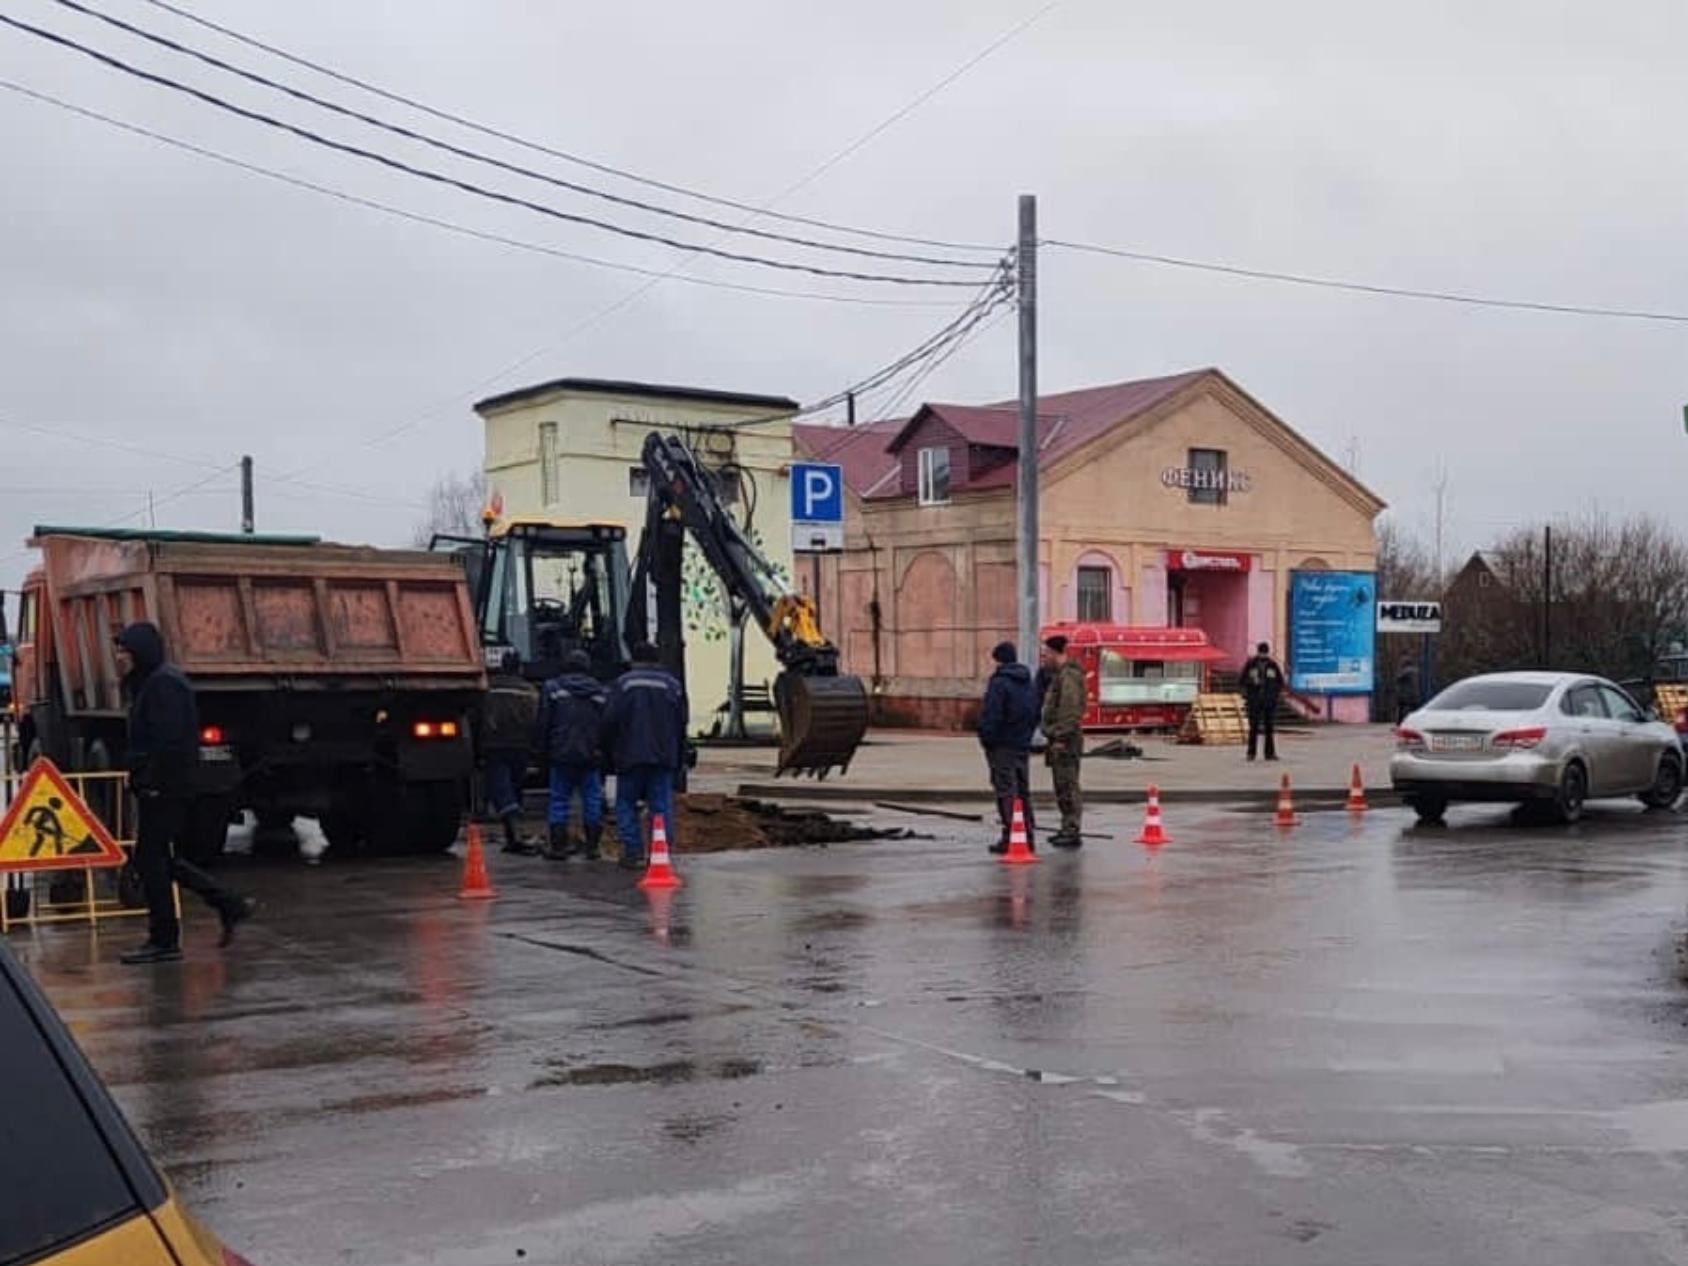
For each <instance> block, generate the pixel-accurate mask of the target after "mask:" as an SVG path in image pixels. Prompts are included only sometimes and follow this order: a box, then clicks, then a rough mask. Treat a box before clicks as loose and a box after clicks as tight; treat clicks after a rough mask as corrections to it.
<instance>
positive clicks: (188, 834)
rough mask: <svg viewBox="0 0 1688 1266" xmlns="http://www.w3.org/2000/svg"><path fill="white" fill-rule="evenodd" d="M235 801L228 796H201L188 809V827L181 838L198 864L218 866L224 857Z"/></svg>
mask: <svg viewBox="0 0 1688 1266" xmlns="http://www.w3.org/2000/svg"><path fill="white" fill-rule="evenodd" d="M233 809H234V804H233V802H232V801H231V800H230V799H229V798H228V797H227V796H201V797H200V798H199V799H198V800H195V801H194V802H193V805H192V806H191V807H190V808H189V810H188V821H187V826H186V827H185V828H184V829H183V831H182V838H181V840H179V841H178V843H179V845H180V846H181V850H182V855H183V856H184V857H185V858H186V859H187V860H188V861H190V862H192V863H193V864H194V865H195V866H215V865H216V864H217V863H218V862H219V861H221V860H222V856H223V848H224V846H225V845H226V844H227V843H228V841H229V814H230V813H231V812H232V811H233Z"/></svg>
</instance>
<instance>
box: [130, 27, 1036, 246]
mask: <svg viewBox="0 0 1688 1266" xmlns="http://www.w3.org/2000/svg"><path fill="white" fill-rule="evenodd" d="M146 3H148V4H150V5H152V6H153V7H154V8H158V9H162V10H164V11H165V12H166V13H173V14H175V15H176V16H177V17H179V18H183V19H185V20H186V21H189V22H193V23H195V24H197V25H199V26H201V27H204V28H205V29H207V30H210V31H215V32H216V33H217V34H219V35H223V36H226V37H227V38H229V39H231V40H234V41H236V42H237V43H240V44H245V45H246V46H248V47H249V48H255V49H258V50H260V51H261V52H265V53H268V54H270V55H271V56H272V57H278V58H280V59H281V60H283V61H286V62H291V63H292V64H293V65H295V66H301V67H303V68H305V69H306V70H311V71H315V72H316V73H317V74H319V75H325V76H327V77H328V78H329V79H332V80H335V81H336V82H338V83H343V84H346V85H348V86H350V87H353V88H359V89H361V90H362V91H364V92H367V93H371V94H372V95H374V96H377V97H380V98H382V99H384V100H387V101H391V102H393V103H395V104H397V105H402V106H406V107H408V108H410V109H412V110H417V111H420V112H421V113H423V114H426V115H429V116H431V117H433V118H436V119H440V120H441V121H443V122H446V123H453V124H456V125H457V126H458V127H462V128H467V129H468V130H469V131H471V132H478V133H480V134H481V135H482V136H489V137H492V138H494V139H496V140H500V141H505V142H507V143H508V144H511V145H516V146H519V147H521V148H522V149H527V150H531V151H533V152H534V153H536V154H545V155H547V156H549V157H551V158H557V159H561V160H562V161H563V162H567V163H574V164H575V165H576V166H579V167H585V168H587V169H589V170H591V171H596V172H601V173H602V174H604V175H606V176H616V177H619V178H620V179H622V180H628V181H632V182H633V183H634V184H640V185H645V186H647V187H649V188H652V189H661V190H663V191H664V192H665V193H673V194H679V195H681V196H682V197H686V198H692V199H695V200H696V201H698V202H706V203H709V204H711V205H713V206H718V207H726V208H728V209H730V210H734V211H746V212H749V213H750V214H751V215H752V216H763V217H766V218H768V219H770V220H780V221H783V222H784V223H787V224H803V225H807V226H808V227H810V228H816V229H826V230H828V231H830V232H833V233H847V234H851V235H853V236H855V237H865V238H872V239H875V240H877V241H882V242H906V243H909V244H911V245H914V246H933V247H938V248H941V249H944V250H952V251H978V252H986V253H991V254H995V253H996V252H997V251H999V250H1000V249H1001V247H999V246H990V245H986V244H983V243H977V242H947V241H942V240H939V239H937V238H929V237H916V236H911V235H909V234H904V233H888V232H884V231H881V230H877V229H864V228H860V227H858V226H855V225H849V224H838V223H835V222H833V221H830V220H819V219H814V218H812V217H809V216H801V215H790V214H787V213H784V212H779V211H771V210H768V209H767V208H766V207H757V206H753V205H751V204H750V203H747V202H736V201H734V200H733V199H731V198H723V197H719V196H717V195H714V194H709V193H704V192H702V191H701V190H697V189H692V188H688V187H687V186H685V185H678V184H674V183H671V182H669V181H666V180H658V179H657V178H655V177H654V176H645V175H641V174H640V173H638V172H634V171H629V170H628V169H626V168H624V167H616V166H613V165H611V164H609V163H604V162H599V161H597V160H595V159H591V158H585V157H583V156H581V155H579V154H574V153H570V152H569V151H567V150H562V149H557V148H555V147H554V146H549V145H544V144H541V143H540V142H538V141H534V140H529V139H528V138H526V137H522V136H517V135H515V134H514V133H511V132H506V131H502V130H500V129H499V128H495V127H491V126H488V125H487V124H484V123H477V122H475V121H474V120H473V119H468V118H465V117H463V116H462V115H459V114H453V113H451V112H450V111H448V110H441V109H438V108H436V107H434V106H431V105H428V104H427V103H425V102H422V101H418V100H416V99H415V98H414V97H407V96H405V95H403V94H402V93H398V92H393V91H391V90H390V89H387V88H382V87H380V86H378V85H376V84H372V83H370V82H369V81H368V80H365V79H359V78H357V77H356V76H355V75H349V74H346V73H345V72H343V71H339V70H335V69H334V68H333V67H330V66H325V65H323V64H322V63H321V62H315V61H311V60H310V59H309V58H306V57H300V56H299V55H297V54H295V53H290V52H288V51H287V50H286V49H283V48H278V47H276V46H275V45H274V44H266V43H265V42H264V41H262V40H259V39H254V38H253V37H252V36H250V35H246V34H244V33H242V32H240V31H237V30H235V29H233V28H232V27H228V26H223V25H221V24H219V23H217V22H213V21H211V19H209V18H206V17H203V16H201V15H200V14H197V13H194V12H192V11H190V10H188V9H183V8H180V7H178V6H176V5H173V4H169V3H167V0H146ZM1054 7H1055V6H1054V5H1053V4H1049V5H1045V6H1044V8H1043V9H1041V10H1040V11H1039V12H1038V13H1036V14H1034V15H1033V16H1032V18H1030V19H1029V20H1028V21H1026V22H1024V23H1022V24H1021V25H1020V26H1018V27H1016V28H1015V29H1014V30H1012V31H1010V32H1009V33H1008V34H1007V35H1006V36H1005V37H1004V38H1003V39H1001V40H999V41H997V43H995V44H993V45H992V46H991V47H990V48H988V49H987V50H985V53H984V54H983V55H982V56H981V57H979V58H975V59H974V60H973V62H970V63H969V64H968V66H967V67H963V71H965V70H966V69H969V68H971V66H972V65H975V64H977V62H978V61H980V60H982V59H983V56H988V55H989V54H990V53H992V52H994V51H995V50H996V49H997V48H999V47H1001V45H1002V44H1004V43H1006V42H1007V41H1008V40H1009V39H1012V38H1013V37H1014V36H1015V35H1018V34H1019V33H1020V32H1021V31H1023V30H1024V29H1025V28H1026V27H1027V26H1030V25H1031V23H1032V22H1035V21H1036V20H1037V19H1038V18H1041V17H1042V16H1043V15H1044V14H1045V13H1047V12H1048V11H1049V10H1050V9H1052V8H1054ZM954 78H955V76H951V81H953V79H954ZM946 82H948V81H946ZM939 86H940V87H942V86H944V85H939ZM928 95H930V94H928ZM922 100H924V98H922ZM914 104H916V105H918V104H919V102H915V103H914ZM910 108H911V109H912V108H913V107H912V106H911V107H910ZM906 112H907V111H904V112H903V113H906ZM899 117H900V116H899ZM895 121H896V120H895V119H892V120H890V121H889V122H888V123H887V124H885V125H884V126H889V124H890V123H891V122H895ZM879 130H880V131H883V130H884V128H883V127H881V128H880V129H879ZM867 139H871V137H869V138H864V140H863V141H862V143H863V144H865V143H866V140H867ZM858 148H859V146H858Z"/></svg>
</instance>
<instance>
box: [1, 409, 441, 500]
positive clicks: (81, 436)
mask: <svg viewBox="0 0 1688 1266" xmlns="http://www.w3.org/2000/svg"><path fill="white" fill-rule="evenodd" d="M0 427H4V428H6V429H8V430H13V431H28V432H31V433H32V434H35V435H44V436H46V437H47V438H49V439H55V440H69V441H70V442H72V443H75V444H83V445H87V446H89V447H93V448H107V449H111V450H113V451H115V452H119V453H129V454H132V455H134V456H136V457H148V458H152V459H155V460H158V461H166V462H175V463H176V464H178V465H182V466H197V467H199V468H201V469H203V470H210V471H213V472H216V471H223V470H229V469H231V467H228V466H219V465H218V464H217V463H215V462H209V461H206V460H205V459H204V458H202V457H188V456H186V455H184V454H182V453H172V452H170V451H169V450H167V449H159V448H151V447H148V446H147V445H144V444H129V443H126V442H124V441H123V440H114V439H111V438H110V437H109V436H103V435H89V434H86V433H83V432H77V431H71V430H66V429H65V428H64V427H60V426H43V425H41V424H39V423H36V422H25V421H23V420H22V419H21V418H15V417H11V416H10V415H7V414H3V413H0ZM236 464H237V465H238V464H239V463H236ZM266 479H267V481H268V482H273V483H287V484H292V485H294V486H295V487H299V488H308V489H310V490H311V491H313V492H322V493H328V494H329V495H331V496H336V497H351V498H353V499H354V500H360V501H369V502H386V503H389V504H392V505H400V504H402V505H406V506H412V505H414V503H413V502H410V501H400V500H399V499H398V498H396V497H384V496H382V495H381V494H379V493H372V492H365V491H364V490H363V489H360V488H348V487H345V486H342V485H338V484H326V483H313V482H311V481H309V480H305V479H300V478H298V477H297V476H294V475H270V476H267V477H266Z"/></svg>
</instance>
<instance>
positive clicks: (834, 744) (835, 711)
mask: <svg viewBox="0 0 1688 1266" xmlns="http://www.w3.org/2000/svg"><path fill="white" fill-rule="evenodd" d="M774 704H775V706H776V707H777V708H778V709H779V714H780V762H779V768H778V769H776V770H775V771H774V772H775V775H776V776H777V775H779V774H784V773H793V774H813V775H815V777H817V778H824V777H826V775H827V774H828V773H830V772H831V771H832V770H833V769H834V768H835V767H836V768H837V769H839V770H840V771H843V770H845V769H848V768H849V766H850V760H851V758H852V757H854V756H855V754H856V748H858V747H860V746H861V742H862V735H864V734H866V733H867V689H866V687H864V686H863V685H862V679H861V678H860V677H851V676H849V675H847V674H840V675H838V676H836V677H823V676H809V675H805V674H803V673H797V672H790V671H787V672H783V673H781V674H780V675H779V677H778V678H777V679H775V681H774Z"/></svg>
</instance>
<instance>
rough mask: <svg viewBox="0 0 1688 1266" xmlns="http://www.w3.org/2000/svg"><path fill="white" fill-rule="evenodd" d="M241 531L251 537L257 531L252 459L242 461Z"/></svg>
mask: <svg viewBox="0 0 1688 1266" xmlns="http://www.w3.org/2000/svg"><path fill="white" fill-rule="evenodd" d="M240 530H241V531H242V532H244V533H246V535H248V536H251V535H252V533H253V532H255V531H256V530H257V524H256V521H255V519H254V516H253V511H252V459H251V458H250V457H242V458H241V459H240Z"/></svg>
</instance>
